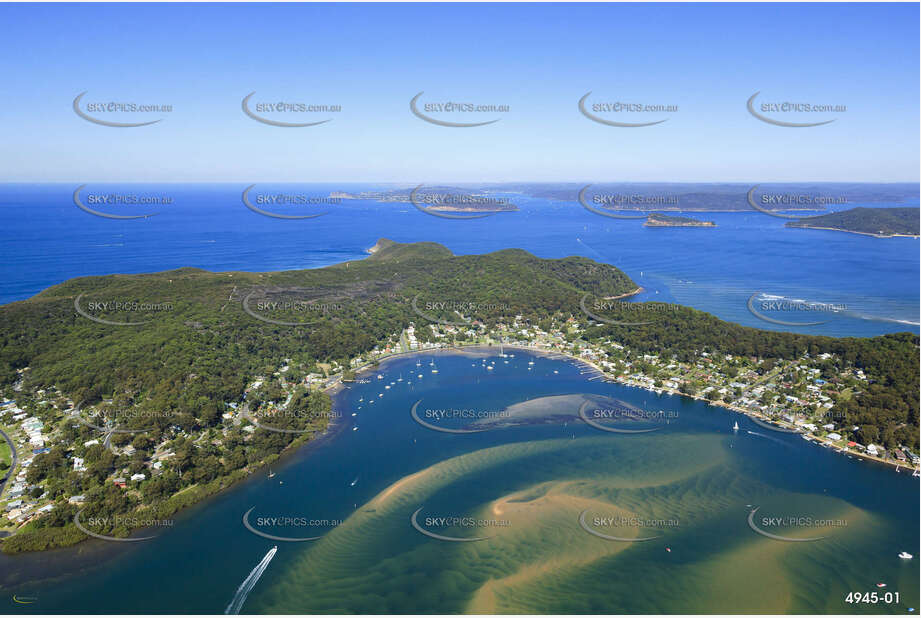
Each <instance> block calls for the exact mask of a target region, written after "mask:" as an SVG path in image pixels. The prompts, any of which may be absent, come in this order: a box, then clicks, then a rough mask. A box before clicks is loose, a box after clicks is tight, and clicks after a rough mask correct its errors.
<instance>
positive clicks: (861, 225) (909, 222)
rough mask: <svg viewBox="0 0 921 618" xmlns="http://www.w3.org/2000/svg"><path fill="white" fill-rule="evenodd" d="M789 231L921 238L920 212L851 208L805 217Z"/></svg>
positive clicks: (792, 222)
mask: <svg viewBox="0 0 921 618" xmlns="http://www.w3.org/2000/svg"><path fill="white" fill-rule="evenodd" d="M787 227H798V228H807V229H812V230H834V231H838V232H851V233H854V234H867V235H869V236H876V237H877V238H892V237H893V236H910V237H914V238H917V237H918V235H919V230H918V227H919V210H918V208H912V207H909V208H851V209H850V210H844V211H841V212H833V213H829V214H827V215H818V216H815V217H805V218H803V219H798V220H796V221H790V222H788V223H787Z"/></svg>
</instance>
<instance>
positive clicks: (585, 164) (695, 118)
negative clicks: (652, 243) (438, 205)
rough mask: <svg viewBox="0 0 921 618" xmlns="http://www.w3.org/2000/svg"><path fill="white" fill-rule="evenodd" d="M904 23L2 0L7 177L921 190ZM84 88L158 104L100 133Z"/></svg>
mask: <svg viewBox="0 0 921 618" xmlns="http://www.w3.org/2000/svg"><path fill="white" fill-rule="evenodd" d="M918 19H919V6H918V4H881V3H878V4H790V3H783V4H770V5H768V4H738V5H733V4H704V5H692V4H674V5H672V4H658V5H653V4H491V5H490V4H395V5H387V4H343V5H326V4H313V5H301V4H298V5H295V4H208V5H184V4H163V5H145V4H93V5H80V4H67V5H56V4H32V5H25V4H23V5H9V4H5V5H0V23H4V24H6V26H7V27H6V28H5V29H4V31H5V32H4V37H3V38H2V39H0V66H2V69H3V71H2V74H3V89H4V91H5V105H2V106H0V135H2V136H3V139H2V142H3V145H4V148H2V149H0V181H2V182H41V181H48V182H56V181H61V182H101V181H114V182H119V181H124V182H142V181H153V182H170V181H171V182H196V181H200V182H224V181H229V182H267V181H303V182H323V181H343V182H361V181H368V182H401V183H415V182H419V183H423V182H425V183H432V182H439V181H454V182H477V181H537V180H547V181H595V182H597V181H611V182H614V181H675V182H680V181H713V182H730V181H739V182H771V181H868V182H889V181H893V182H895V181H912V182H914V181H918V180H919V172H918V169H919V141H918V135H919V120H918V119H919V98H918V90H919V64H918V53H917V50H918V47H919V36H918V33H919V30H918ZM83 91H88V94H87V96H86V97H85V98H86V100H91V101H109V100H119V101H135V102H140V103H166V104H171V105H172V106H173V111H172V112H170V113H166V114H158V115H153V116H151V115H148V116H145V117H144V119H148V118H153V117H163V118H164V120H163V121H162V122H160V123H158V124H156V125H152V126H147V127H139V128H129V129H123V128H110V127H103V126H99V125H96V124H92V123H90V122H87V121H85V120H82V119H81V118H79V117H78V116H77V115H76V114H75V113H74V112H73V110H72V108H71V104H72V101H73V99H74V97H76V95H78V94H79V93H81V92H83ZM252 91H256V92H257V97H255V99H258V100H261V101H275V100H284V101H295V102H305V103H326V104H337V105H341V106H342V111H341V112H339V113H336V114H325V115H322V116H321V115H316V114H315V115H312V116H311V118H313V117H316V118H318V119H319V118H321V117H322V118H326V117H330V116H332V117H334V120H333V121H332V122H329V123H326V124H324V125H320V126H315V127H306V128H296V129H295V128H278V127H272V126H267V125H264V124H261V123H258V122H255V121H253V120H251V119H249V118H247V117H246V116H245V115H244V114H243V113H242V111H241V107H240V102H241V99H242V98H243V97H244V96H245V95H246V94H248V93H249V92H252ZM420 91H425V95H424V97H425V99H423V100H428V101H440V100H442V101H443V100H450V101H455V102H472V103H491V104H502V105H508V106H509V108H510V111H509V112H507V113H504V114H500V116H501V118H502V119H501V120H500V121H499V122H497V123H494V124H492V125H488V126H484V127H476V128H447V127H441V126H436V125H433V124H429V123H426V122H424V121H422V120H420V119H418V118H416V117H415V116H414V115H412V114H411V113H410V110H409V101H410V99H411V98H412V97H413V96H414V95H415V94H417V93H418V92H420ZM589 91H592V92H593V95H592V98H591V99H590V102H591V101H604V102H608V101H624V102H637V103H646V104H667V105H677V106H678V111H677V112H674V113H668V114H664V116H667V117H668V120H667V122H664V123H662V124H660V125H655V126H651V127H642V128H621V127H616V128H615V127H609V126H605V125H602V124H598V123H595V122H592V121H591V120H589V119H587V118H585V117H584V116H583V115H581V114H580V113H579V111H578V107H577V103H578V100H579V99H580V97H582V95H584V94H585V93H587V92H589ZM756 91H761V92H762V95H761V97H762V98H763V100H764V101H795V102H814V103H828V104H834V105H846V106H847V111H846V112H843V113H834V114H824V113H823V114H809V115H808V117H802V118H801V117H799V116H798V117H797V118H796V119H795V120H799V121H802V120H807V121H808V120H813V119H815V120H825V119H828V118H830V117H835V118H837V120H836V121H835V122H833V123H831V124H829V125H825V126H820V127H810V128H786V127H778V126H774V125H771V124H767V123H764V122H761V121H759V120H757V119H755V118H754V117H752V116H751V115H750V114H749V113H748V112H747V110H746V107H745V103H746V100H747V99H748V97H749V96H751V95H752V94H754V93H755V92H756ZM759 101H760V99H759ZM483 117H484V118H488V119H492V118H493V117H495V114H493V115H485V114H484V115H483ZM661 117H663V114H640V115H635V116H632V117H630V120H651V119H655V120H658V119H660V118H661ZM778 117H779V116H778ZM123 118H125V119H127V120H134V119H135V118H134V117H131V118H127V117H123ZM279 118H281V117H279ZM445 118H447V117H445ZM468 118H469V116H466V117H465V118H464V119H465V120H466V119H468ZM611 118H613V116H611ZM619 118H620V117H618V119H619ZM784 118H787V119H790V120H794V118H792V117H784ZM284 119H286V120H297V118H291V117H290V115H289V116H286V117H284ZM475 119H480V116H478V115H477V117H476V118H475ZM625 119H626V118H625Z"/></svg>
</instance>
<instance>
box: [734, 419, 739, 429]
mask: <svg viewBox="0 0 921 618" xmlns="http://www.w3.org/2000/svg"><path fill="white" fill-rule="evenodd" d="M732 430H733V431H738V430H739V421H736V422H735V424H733V426H732Z"/></svg>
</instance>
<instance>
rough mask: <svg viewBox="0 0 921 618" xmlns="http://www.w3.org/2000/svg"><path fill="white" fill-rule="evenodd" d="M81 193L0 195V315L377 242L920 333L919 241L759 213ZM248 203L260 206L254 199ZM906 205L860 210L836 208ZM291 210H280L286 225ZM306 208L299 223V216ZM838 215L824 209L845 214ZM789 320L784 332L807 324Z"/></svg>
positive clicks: (315, 258)
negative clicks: (623, 213)
mask: <svg viewBox="0 0 921 618" xmlns="http://www.w3.org/2000/svg"><path fill="white" fill-rule="evenodd" d="M77 186H78V185H76V184H74V185H64V184H53V185H12V184H10V185H2V186H0V246H2V248H3V256H4V259H3V260H2V263H0V280H2V281H3V286H2V289H0V303H8V302H12V301H15V300H22V299H25V298H28V297H30V296H32V295H33V294H36V293H38V292H39V291H41V290H42V289H44V288H46V287H48V286H51V285H54V284H56V283H60V282H61V281H63V280H65V279H68V278H70V277H77V276H84V275H103V274H111V273H141V272H152V271H160V270H169V269H173V268H179V267H183V266H194V267H198V268H203V269H206V270H212V271H225V270H245V271H266V270H285V269H299V268H315V267H320V266H324V265H327V264H333V263H337V262H342V261H345V260H351V259H360V258H362V257H365V256H366V253H365V250H366V249H367V248H368V247H370V246H371V245H373V244H374V242H375V241H376V240H377V239H379V238H382V237H385V238H390V239H393V240H396V241H398V242H414V241H435V242H438V243H442V244H444V245H446V246H447V247H448V248H450V249H451V250H452V251H454V252H455V253H457V254H473V253H483V252H489V251H496V250H499V249H505V248H509V247H517V248H522V249H525V250H527V251H530V252H531V253H534V254H535V255H537V256H539V257H545V258H558V257H564V256H568V255H582V256H585V257H589V258H592V259H595V260H599V261H603V262H607V263H610V264H614V265H615V266H617V267H619V268H621V269H622V270H624V271H625V272H626V273H627V274H628V275H629V276H630V277H631V278H633V279H634V280H635V281H637V282H638V283H639V284H641V285H642V286H643V287H644V288H645V289H646V290H647V292H646V293H645V294H644V295H642V296H641V297H640V299H641V300H658V301H667V302H677V303H681V304H686V305H690V306H693V307H696V308H698V309H701V310H704V311H707V312H710V313H713V314H715V315H717V316H719V317H720V318H723V319H726V320H730V321H733V322H738V323H741V324H745V325H749V326H755V327H758V328H783V329H786V330H798V331H800V332H805V333H812V334H824V335H835V336H845V335H847V336H851V335H855V336H871V335H876V334H881V333H887V332H898V331H904V330H911V331H914V332H918V323H919V311H918V305H919V284H918V272H919V252H918V240H917V239H911V238H889V239H878V238H872V237H868V236H861V235H856V234H848V233H843V232H832V231H821V230H794V229H785V228H784V227H783V226H784V222H785V221H784V220H783V219H779V218H775V217H770V216H767V215H764V214H761V213H758V212H755V211H749V212H739V213H698V214H695V215H692V216H696V217H698V218H702V219H707V220H713V221H715V222H716V223H717V226H718V227H716V228H715V229H676V228H669V229H649V228H644V227H643V226H642V221H625V220H613V219H609V218H605V217H601V216H598V215H595V214H593V213H590V212H588V211H587V210H585V209H583V208H582V207H580V206H579V205H578V204H577V203H566V202H553V201H547V200H542V199H533V198H521V197H519V196H515V197H514V198H513V201H514V203H516V204H517V205H519V206H520V207H521V211H520V212H514V213H502V214H498V215H495V216H492V217H487V218H484V219H478V220H472V221H456V220H446V219H442V218H438V217H433V216H430V215H426V214H424V213H422V212H419V211H418V210H416V209H415V208H414V207H413V206H412V205H411V204H398V203H390V204H377V203H373V202H367V201H354V200H350V201H345V202H344V203H343V204H342V205H340V206H330V207H328V208H327V207H319V206H318V207H313V206H311V207H309V208H313V209H314V210H313V211H312V212H318V211H327V212H328V214H326V215H325V216H322V217H318V218H315V219H308V220H297V221H291V220H279V219H273V218H269V217H264V216H261V215H259V214H256V213H254V212H252V211H250V210H248V209H247V208H246V207H245V206H244V205H243V203H242V201H241V192H242V190H243V189H244V188H245V187H246V186H247V184H244V183H240V184H239V185H230V184H225V185H137V184H135V185H104V184H90V185H88V186H87V187H86V189H84V190H83V192H82V193H81V196H82V199H83V200H84V202H86V201H87V200H88V196H89V195H95V194H103V193H109V192H117V193H123V194H136V195H157V196H169V197H170V198H172V200H173V203H172V204H169V205H158V206H130V207H123V209H122V210H118V209H112V208H106V207H95V208H96V209H98V210H103V211H106V212H124V213H127V214H138V213H150V212H158V213H159V214H158V215H157V216H154V217H151V218H147V219H137V220H129V221H122V220H111V219H105V218H100V217H95V216H93V215H90V214H87V213H85V212H83V211H81V210H80V209H78V208H77V207H76V206H75V205H74V202H73V199H72V194H73V191H74V189H75V188H76V187H77ZM369 188H371V187H364V186H356V185H310V186H309V187H305V186H292V185H277V184H276V185H271V184H264V185H257V192H266V193H269V192H278V191H283V190H284V191H286V192H288V193H292V192H297V193H309V194H310V195H326V194H328V192H329V191H352V192H357V191H360V190H362V189H369ZM254 195H255V194H254ZM859 205H867V206H904V205H917V200H915V201H914V203H913V204H905V203H890V204H879V203H871V204H857V203H850V204H848V205H847V206H846V207H847V208H849V207H852V206H859ZM296 208H297V207H289V208H288V209H287V210H285V209H284V208H276V209H275V212H293V211H294V210H296ZM301 208H307V207H301ZM842 208H845V207H835V208H832V209H833V210H840V209H842ZM756 292H760V293H763V294H767V295H772V296H778V297H783V298H787V299H800V300H805V301H809V302H817V303H830V304H835V305H839V306H843V307H845V308H846V309H845V310H844V311H842V312H840V313H836V314H833V315H830V316H827V317H826V319H828V322H827V323H825V324H823V325H820V326H811V327H793V326H776V325H773V324H770V323H767V322H765V321H762V320H759V319H757V318H756V317H755V316H753V315H752V314H751V313H750V312H749V310H748V308H747V305H746V302H747V300H748V298H749V297H750V296H751V295H752V294H754V293H756ZM808 317H809V316H806V317H803V316H799V315H794V316H792V317H788V318H787V321H795V322H803V321H809V320H808Z"/></svg>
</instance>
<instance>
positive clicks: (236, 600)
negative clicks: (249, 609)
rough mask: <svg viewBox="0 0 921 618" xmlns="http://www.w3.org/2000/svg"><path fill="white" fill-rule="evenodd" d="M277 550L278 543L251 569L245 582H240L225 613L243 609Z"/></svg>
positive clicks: (237, 612)
mask: <svg viewBox="0 0 921 618" xmlns="http://www.w3.org/2000/svg"><path fill="white" fill-rule="evenodd" d="M277 551H278V546H277V545H276V546H275V547H273V548H272V549H270V550H269V553H267V554H266V555H265V556H264V557H263V558H262V560H260V561H259V564H257V565H256V568H254V569H253V570H252V571H250V573H249V575H247V576H246V579H244V580H243V583H242V584H240V587H239V588H237V592H236V594H234V595H233V600H232V601H231V602H230V605H228V606H227V609H225V610H224V613H225V614H231V615H236V614H239V613H240V610H241V609H243V604H244V603H246V597H248V596H249V593H250V591H251V590H252V589H253V588H254V587H255V586H256V582H258V581H259V578H260V577H262V574H263V573H265V570H266V569H267V568H268V566H269V563H270V562H271V561H272V558H274V557H275V552H277Z"/></svg>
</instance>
